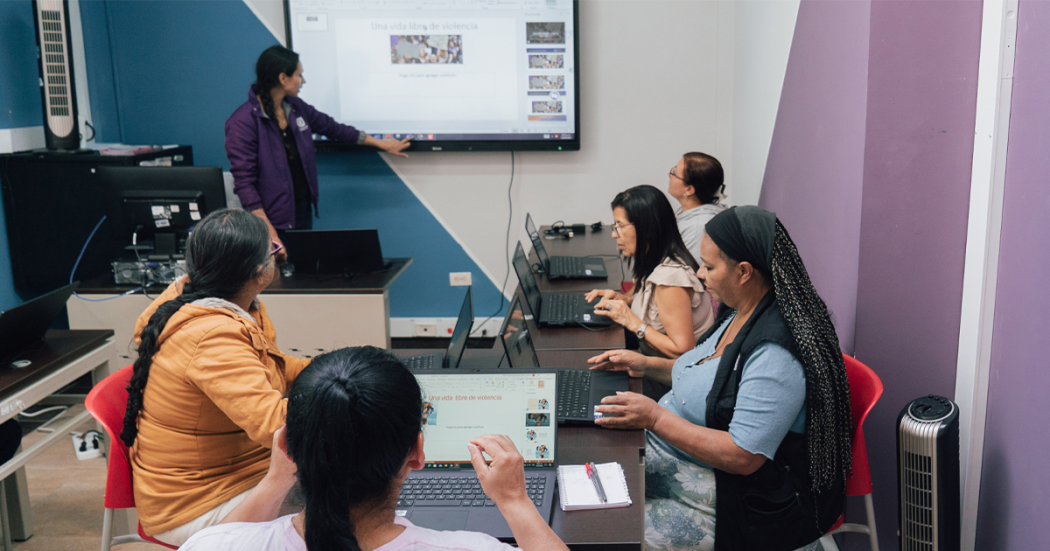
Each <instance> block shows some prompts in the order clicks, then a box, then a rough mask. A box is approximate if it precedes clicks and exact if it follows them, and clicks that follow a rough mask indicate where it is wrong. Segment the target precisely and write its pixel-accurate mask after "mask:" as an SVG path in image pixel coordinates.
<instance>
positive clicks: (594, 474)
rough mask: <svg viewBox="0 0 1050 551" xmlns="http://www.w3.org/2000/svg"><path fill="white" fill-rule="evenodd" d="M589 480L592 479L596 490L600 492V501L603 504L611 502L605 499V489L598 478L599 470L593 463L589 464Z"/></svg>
mask: <svg viewBox="0 0 1050 551" xmlns="http://www.w3.org/2000/svg"><path fill="white" fill-rule="evenodd" d="M587 478H589V479H591V483H592V484H594V490H595V491H596V492H598V501H600V502H602V503H605V502H607V501H609V499H608V498H607V497H605V488H602V479H601V477H599V476H598V468H597V467H595V466H594V463H592V462H587Z"/></svg>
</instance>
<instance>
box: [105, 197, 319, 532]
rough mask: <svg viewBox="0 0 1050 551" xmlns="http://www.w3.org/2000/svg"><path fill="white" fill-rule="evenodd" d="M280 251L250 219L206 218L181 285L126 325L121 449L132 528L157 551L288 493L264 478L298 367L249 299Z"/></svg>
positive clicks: (231, 214)
mask: <svg viewBox="0 0 1050 551" xmlns="http://www.w3.org/2000/svg"><path fill="white" fill-rule="evenodd" d="M279 250H280V247H279V245H278V244H276V243H273V242H272V241H271V239H270V232H269V230H268V228H267V227H266V223H265V222H263V221H262V219H261V218H259V217H257V216H255V215H253V214H252V213H250V212H248V211H244V210H238V209H224V210H220V211H216V212H213V213H211V214H209V215H208V216H206V217H204V219H203V220H201V221H200V223H198V224H197V227H196V229H194V231H193V232H192V233H191V234H190V236H189V238H188V239H187V240H186V269H187V276H186V277H183V278H181V279H179V280H178V281H176V282H175V283H172V284H171V285H170V286H169V287H168V289H167V290H166V291H164V293H163V294H161V295H160V297H158V298H157V300H155V301H153V304H151V305H150V306H149V308H147V309H146V311H145V312H144V313H143V314H142V315H141V316H140V317H139V319H138V322H137V323H136V326H135V340H136V342H137V343H138V357H137V358H136V359H135V363H134V374H133V375H132V377H131V381H130V383H129V384H128V386H127V390H128V402H127V412H126V415H125V418H124V430H123V433H122V434H121V440H123V441H124V443H125V444H126V445H127V446H128V447H129V448H131V449H130V452H131V468H132V472H133V474H134V492H135V507H136V509H137V510H138V516H139V521H140V522H141V523H142V527H143V529H144V530H145V532H146V534H148V535H150V536H153V537H155V538H157V539H158V540H160V541H163V542H165V543H169V544H172V545H181V544H182V543H183V542H184V541H186V540H187V539H188V538H189V537H190V536H192V535H193V534H194V533H195V532H197V531H199V530H200V529H202V528H205V527H207V526H211V525H213V524H216V523H218V522H219V521H222V520H224V518H226V517H227V516H228V514H229V513H230V511H232V510H233V509H234V508H235V507H236V506H237V505H238V504H240V503H241V502H242V501H245V500H246V499H247V500H250V501H249V502H248V503H249V505H250V504H251V503H254V502H256V501H258V502H259V503H262V504H268V503H272V502H277V503H280V501H281V499H283V496H284V494H285V493H287V490H288V488H289V487H288V486H287V485H285V484H284V483H283V481H281V480H273V479H270V478H268V479H264V477H266V476H267V470H268V468H269V464H270V448H271V447H272V445H273V441H274V432H275V431H276V430H277V429H278V428H280V427H281V425H283V424H284V417H285V409H286V406H287V400H286V399H285V398H284V395H285V393H286V392H287V390H288V387H289V386H290V385H291V383H292V381H293V380H295V378H296V376H297V375H298V374H299V372H300V371H302V370H303V368H304V367H305V366H306V365H307V363H308V362H307V361H304V360H300V359H298V358H293V357H291V356H286V355H284V353H282V352H281V351H280V350H279V349H278V348H277V339H276V334H275V333H274V327H273V323H271V322H270V318H269V317H268V316H267V315H266V307H265V306H263V304H262V303H261V302H259V301H258V300H257V297H258V295H259V293H260V292H261V291H262V290H263V289H265V288H266V287H267V286H268V285H269V284H270V282H271V281H272V280H273V277H274V265H275V255H276V253H277V252H279ZM275 496H276V497H275ZM241 511H243V513H241V514H240V515H239V516H235V517H233V518H226V520H227V521H231V520H271V519H273V518H275V516H276V514H277V511H276V510H270V509H268V508H267V507H265V506H262V505H260V506H259V507H245V508H243V509H242V510H241ZM253 515H255V516H253Z"/></svg>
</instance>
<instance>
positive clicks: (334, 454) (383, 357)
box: [286, 346, 423, 551]
mask: <svg viewBox="0 0 1050 551" xmlns="http://www.w3.org/2000/svg"><path fill="white" fill-rule="evenodd" d="M422 412H423V397H422V393H421V391H420V389H419V384H418V383H417V382H416V379H415V377H414V376H413V375H412V374H411V373H410V372H409V371H408V369H406V368H405V366H404V365H403V364H402V363H401V362H400V361H399V360H398V359H397V358H395V357H394V356H392V355H390V354H389V353H388V352H386V351H384V350H381V349H379V348H374V347H370V346H365V347H360V348H344V349H340V350H335V351H333V352H329V353H327V354H322V355H320V356H317V357H316V358H314V360H313V362H311V363H310V365H308V366H307V367H306V368H305V369H304V370H303V371H302V373H300V374H299V376H298V377H297V378H296V379H295V382H294V383H292V389H291V392H290V394H289V397H288V417H287V433H286V434H287V437H288V453H289V455H291V456H292V459H293V460H294V461H295V464H296V467H297V470H296V476H297V477H298V478H299V484H300V486H301V488H302V491H303V497H304V498H305V500H306V523H305V540H306V548H307V549H308V550H309V551H360V549H361V546H360V544H359V543H358V541H357V536H356V526H355V525H354V521H353V519H352V518H351V516H350V510H351V509H354V508H361V507H362V506H365V507H364V508H373V509H374V508H379V507H382V506H384V505H386V504H387V501H388V500H389V499H390V497H391V494H392V492H395V491H396V489H395V488H393V487H392V485H393V483H394V479H395V478H396V477H397V476H398V473H399V472H400V471H401V469H402V467H403V466H404V464H405V459H406V458H407V457H408V453H409V452H410V451H411V450H412V447H413V446H414V445H415V444H416V441H417V439H418V437H419V431H420V423H421V420H422Z"/></svg>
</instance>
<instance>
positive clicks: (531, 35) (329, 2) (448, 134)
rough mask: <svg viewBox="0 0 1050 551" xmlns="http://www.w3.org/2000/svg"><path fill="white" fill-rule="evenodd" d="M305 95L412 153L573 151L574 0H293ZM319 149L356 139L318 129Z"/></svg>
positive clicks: (576, 137) (288, 1) (290, 29)
mask: <svg viewBox="0 0 1050 551" xmlns="http://www.w3.org/2000/svg"><path fill="white" fill-rule="evenodd" d="M285 10H286V11H285V21H286V23H287V33H288V42H287V43H288V47H290V48H292V49H293V50H295V51H296V52H298V53H299V55H300V60H301V62H302V64H303V69H304V72H303V76H304V78H305V79H306V84H305V85H304V86H303V88H302V89H301V90H300V92H299V97H300V98H302V99H303V100H304V101H306V102H307V103H309V104H311V105H313V106H314V107H316V108H317V109H319V110H320V111H322V112H324V113H327V114H328V115H330V116H331V117H333V118H334V119H336V120H337V121H339V122H342V123H345V124H350V125H353V126H355V127H357V128H358V129H360V130H362V131H364V132H367V133H368V134H369V135H371V136H373V137H376V138H388V137H389V138H401V139H403V138H405V137H412V147H411V148H410V151H412V150H414V151H525V150H549V151H576V150H579V148H580V105H579V102H580V87H579V53H578V52H579V49H578V43H579V41H578V33H577V11H578V10H577V2H576V1H575V0H285ZM314 138H315V142H316V144H317V146H318V148H319V149H320V150H352V149H355V148H356V147H355V146H354V145H353V144H344V143H337V142H332V141H328V140H327V139H326V138H324V137H323V136H315V137H314Z"/></svg>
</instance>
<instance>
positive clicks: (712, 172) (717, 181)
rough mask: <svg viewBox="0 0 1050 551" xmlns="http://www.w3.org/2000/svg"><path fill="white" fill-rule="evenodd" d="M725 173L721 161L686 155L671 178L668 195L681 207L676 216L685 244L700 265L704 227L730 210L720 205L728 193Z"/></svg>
mask: <svg viewBox="0 0 1050 551" xmlns="http://www.w3.org/2000/svg"><path fill="white" fill-rule="evenodd" d="M724 181H725V174H724V173H723V171H722V164H721V163H719V162H718V159H716V158H714V157H712V156H710V155H708V154H706V153H698V152H693V153H686V154H685V155H682V158H681V159H679V160H678V164H676V165H674V168H672V169H671V172H670V173H669V174H668V175H667V192H668V193H670V194H671V197H674V198H675V199H676V200H677V201H678V204H679V205H681V206H680V207H678V210H676V211H675V217H676V218H677V219H678V230H679V231H680V232H681V233H682V241H683V242H685V246H686V247H688V248H689V252H690V253H692V255H693V258H695V259H696V261H697V262H703V260H702V259H701V258H700V256H701V255H700V238H701V237H703V236H704V226H705V225H706V224H707V223H708V222H710V221H711V219H712V218H714V217H715V215H716V214H718V213H720V212H722V211H723V210H725V209H726V207H725V205H722V204H720V203H719V201H721V199H722V192H723V191H724V190H725V187H726V186H725V183H724Z"/></svg>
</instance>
